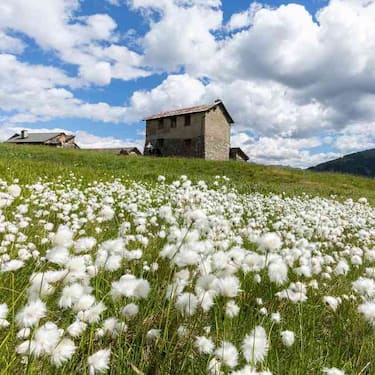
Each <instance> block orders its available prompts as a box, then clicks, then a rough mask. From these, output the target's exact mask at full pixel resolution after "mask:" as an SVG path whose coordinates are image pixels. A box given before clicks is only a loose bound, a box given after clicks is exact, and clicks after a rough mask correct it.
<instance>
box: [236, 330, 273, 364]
mask: <svg viewBox="0 0 375 375" xmlns="http://www.w3.org/2000/svg"><path fill="white" fill-rule="evenodd" d="M268 349H269V343H268V338H267V334H266V331H265V330H264V328H263V327H262V326H256V327H255V328H254V329H253V330H252V331H251V333H250V334H249V335H246V336H245V338H244V340H243V343H242V352H243V355H244V357H245V359H246V361H247V362H248V363H252V364H256V363H258V362H263V360H264V358H265V357H266V356H267V353H268Z"/></svg>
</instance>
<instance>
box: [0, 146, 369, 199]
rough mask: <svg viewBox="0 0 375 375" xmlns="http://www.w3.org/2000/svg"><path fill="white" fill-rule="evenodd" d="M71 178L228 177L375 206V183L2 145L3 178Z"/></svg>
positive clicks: (243, 187)
mask: <svg viewBox="0 0 375 375" xmlns="http://www.w3.org/2000/svg"><path fill="white" fill-rule="evenodd" d="M69 172H74V173H77V174H82V175H84V176H86V177H88V178H95V179H108V178H111V177H122V176H129V177H131V178H134V179H136V180H139V181H148V182H151V181H155V180H156V178H157V176H158V175H160V174H161V175H165V176H166V177H167V178H168V179H169V180H170V181H171V180H172V179H175V178H177V177H179V176H181V175H183V174H185V175H187V176H189V178H191V179H193V180H195V181H198V180H200V179H204V180H212V179H214V177H215V176H216V175H220V176H223V175H225V176H227V177H228V178H230V179H231V182H232V183H233V184H234V185H235V186H236V188H238V189H239V191H241V192H254V191H257V192H261V193H269V192H275V193H282V192H285V193H287V194H303V193H307V194H312V195H321V196H326V197H328V196H330V195H332V194H334V195H338V196H339V197H342V198H353V199H358V198H360V197H362V196H365V197H367V198H368V200H369V201H371V202H374V203H375V180H373V179H367V178H360V177H354V176H350V175H340V174H337V173H314V172H311V171H306V170H297V169H291V168H274V167H269V166H263V165H256V164H244V163H240V162H233V161H228V162H216V161H203V160H197V159H194V160H193V159H174V158H146V157H125V156H119V155H114V154H113V153H110V152H95V151H85V150H64V149H55V148H48V147H36V146H21V147H20V146H12V145H4V144H2V145H0V173H1V175H2V176H7V177H8V178H11V177H17V178H20V179H21V181H25V182H30V181H32V180H34V179H36V178H38V177H40V176H46V177H51V178H55V177H57V176H59V175H62V176H67V175H68V174H69Z"/></svg>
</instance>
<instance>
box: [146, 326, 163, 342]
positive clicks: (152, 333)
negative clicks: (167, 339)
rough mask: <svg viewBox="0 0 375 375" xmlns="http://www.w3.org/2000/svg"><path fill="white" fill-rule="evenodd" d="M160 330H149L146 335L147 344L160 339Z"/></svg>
mask: <svg viewBox="0 0 375 375" xmlns="http://www.w3.org/2000/svg"><path fill="white" fill-rule="evenodd" d="M160 334H161V330H160V329H155V328H154V329H150V330H149V331H148V332H147V334H146V340H147V342H152V341H155V340H156V339H158V338H159V337H160Z"/></svg>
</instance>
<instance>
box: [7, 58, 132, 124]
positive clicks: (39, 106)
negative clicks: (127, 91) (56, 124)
mask: <svg viewBox="0 0 375 375" xmlns="http://www.w3.org/2000/svg"><path fill="white" fill-rule="evenodd" d="M0 82H1V85H0V110H1V111H3V113H4V114H3V118H2V119H0V122H2V123H4V122H10V123H22V122H25V123H26V122H36V121H47V120H50V119H54V118H67V117H78V118H86V119H92V120H99V121H104V122H124V115H125V108H124V107H116V106H110V105H109V104H107V103H87V102H84V101H82V100H80V99H78V98H76V97H75V96H74V94H73V93H72V91H71V89H72V88H75V87H78V86H79V84H80V81H79V80H78V79H77V78H72V77H69V76H67V75H66V74H65V73H63V72H62V71H61V70H59V69H57V68H54V67H48V66H44V65H31V64H26V63H23V62H20V61H18V60H17V59H16V57H15V56H13V55H6V54H2V55H0Z"/></svg>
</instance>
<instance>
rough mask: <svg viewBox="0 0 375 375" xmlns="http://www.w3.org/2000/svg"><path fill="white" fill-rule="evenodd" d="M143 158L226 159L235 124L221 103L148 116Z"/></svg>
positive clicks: (218, 101) (219, 101) (216, 102)
mask: <svg viewBox="0 0 375 375" xmlns="http://www.w3.org/2000/svg"><path fill="white" fill-rule="evenodd" d="M145 121H146V142H145V150H144V155H158V156H180V157H192V158H203V159H208V160H229V153H230V128H231V124H233V123H234V121H233V119H232V117H231V116H230V114H229V112H228V111H227V109H226V108H225V106H224V104H223V102H222V101H221V100H217V101H215V103H213V104H208V105H200V106H196V107H190V108H183V109H178V110H174V111H168V112H161V113H157V114H155V115H153V116H150V117H147V118H146V119H145Z"/></svg>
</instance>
